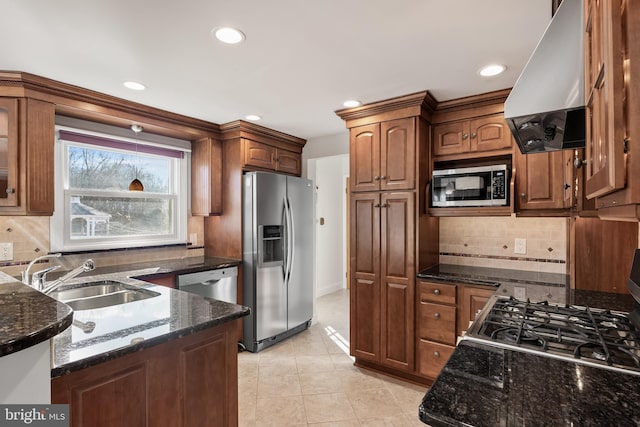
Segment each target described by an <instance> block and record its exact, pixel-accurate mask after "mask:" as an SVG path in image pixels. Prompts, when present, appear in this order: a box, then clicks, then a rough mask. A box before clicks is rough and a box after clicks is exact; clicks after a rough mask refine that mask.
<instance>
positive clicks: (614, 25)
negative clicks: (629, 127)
mask: <svg viewBox="0 0 640 427" xmlns="http://www.w3.org/2000/svg"><path fill="white" fill-rule="evenodd" d="M622 4H623V2H622V0H587V1H586V2H585V93H586V96H587V117H586V120H587V124H586V127H587V135H586V137H587V140H586V160H587V165H586V166H587V172H586V175H587V176H586V194H587V197H588V198H593V197H599V196H603V195H606V194H609V193H611V192H613V191H616V190H618V189H622V188H624V186H625V176H626V165H625V161H624V155H625V146H626V144H627V142H626V141H627V134H626V123H625V118H624V112H625V101H626V102H629V101H628V100H626V97H625V93H626V92H627V88H626V87H625V86H626V85H627V84H628V82H625V74H624V66H625V65H624V64H625V63H628V60H629V58H628V49H627V46H625V44H624V43H623V41H624V40H626V39H625V38H624V37H623V32H625V31H630V29H627V28H626V27H625V26H624V25H622V24H623V19H622V7H621V6H622ZM627 9H628V8H627Z"/></svg>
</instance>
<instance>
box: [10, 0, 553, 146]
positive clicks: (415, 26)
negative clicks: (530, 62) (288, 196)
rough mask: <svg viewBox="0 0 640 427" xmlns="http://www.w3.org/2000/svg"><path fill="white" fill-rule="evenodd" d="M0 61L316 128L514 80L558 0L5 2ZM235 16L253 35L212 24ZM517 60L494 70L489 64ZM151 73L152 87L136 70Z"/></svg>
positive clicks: (145, 99) (217, 113)
mask: <svg viewBox="0 0 640 427" xmlns="http://www.w3.org/2000/svg"><path fill="white" fill-rule="evenodd" d="M0 11H1V12H0V38H1V39H2V40H3V42H2V43H1V44H0V69H2V70H14V71H25V72H29V73H32V74H36V75H40V76H44V77H48V78H51V79H54V80H59V81H62V82H65V83H70V84H74V85H77V86H81V87H85V88H88V89H93V90H96V91H99V92H103V93H107V94H110V95H114V96H117V97H121V98H125V99H128V100H132V101H136V102H139V103H142V104H146V105H151V106H154V107H158V108H161V109H164V110H168V111H172V112H176V113H180V114H184V115H187V116H191V117H196V118H199V119H204V120H207V121H211V122H215V123H220V124H222V123H227V122H230V121H234V120H237V119H242V118H244V116H245V115H247V114H258V115H261V116H262V117H263V120H262V121H260V122H258V123H259V124H261V125H263V126H267V127H270V128H273V129H276V130H279V131H282V132H285V133H289V134H292V135H295V136H298V137H302V138H306V139H311V138H315V137H319V136H324V135H329V134H335V133H339V132H343V131H344V130H345V126H344V123H343V121H342V120H340V119H339V118H338V117H337V116H336V115H335V113H334V111H335V110H338V109H341V108H344V107H342V102H343V101H344V100H346V99H351V98H355V99H359V100H361V101H363V102H364V103H368V102H374V101H379V100H383V99H388V98H393V97H396V96H400V95H405V94H409V93H413V92H418V91H422V90H429V91H431V93H432V94H433V95H434V96H435V97H436V99H438V100H439V101H444V100H448V99H453V98H458V97H462V96H467V95H474V94H478V93H483V92H488V91H492V90H498V89H503V88H509V87H511V86H513V84H514V82H515V80H516V79H517V77H518V75H519V73H520V71H521V70H522V68H523V66H524V64H525V63H526V61H527V59H528V58H529V55H530V54H531V52H532V51H533V49H534V47H535V46H536V44H537V42H538V40H539V39H540V37H541V35H542V33H543V32H544V29H545V28H546V26H547V24H548V22H549V20H550V18H551V1H549V0H482V1H478V0H317V1H309V0H226V1H222V0H186V1H176V0H102V1H99V0H55V1H51V0H0ZM220 26H234V27H237V28H239V29H241V30H242V31H243V32H244V33H245V34H246V40H245V42H244V43H242V44H240V45H235V46H231V45H223V44H221V43H219V42H217V41H214V40H213V39H212V38H211V36H210V31H211V29H212V28H215V27H220ZM493 62H498V63H502V64H505V65H507V66H508V69H507V71H506V72H505V73H504V74H503V75H501V76H499V77H494V78H489V79H485V78H481V77H480V76H478V75H477V70H478V69H479V68H480V67H481V66H483V65H485V64H488V63H493ZM126 80H135V81H139V82H142V83H144V84H145V85H147V87H148V89H147V90H146V91H144V92H134V91H131V90H128V89H125V88H124V87H123V86H122V82H123V81H126Z"/></svg>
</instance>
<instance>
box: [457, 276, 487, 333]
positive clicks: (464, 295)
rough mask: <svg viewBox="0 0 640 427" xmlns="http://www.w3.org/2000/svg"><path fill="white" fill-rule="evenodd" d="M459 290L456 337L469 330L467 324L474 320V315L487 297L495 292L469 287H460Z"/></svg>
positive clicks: (482, 306)
mask: <svg viewBox="0 0 640 427" xmlns="http://www.w3.org/2000/svg"><path fill="white" fill-rule="evenodd" d="M460 290H461V292H460V294H461V295H460V299H459V302H458V308H459V310H458V313H459V316H460V317H459V319H458V335H462V333H463V332H464V331H466V330H467V329H468V328H469V323H470V322H472V321H473V319H475V318H476V314H477V313H478V312H479V311H480V310H482V309H483V308H484V305H485V304H486V303H487V301H488V300H489V297H491V295H493V293H494V292H495V289H493V288H488V289H487V288H474V287H471V286H461V287H460Z"/></svg>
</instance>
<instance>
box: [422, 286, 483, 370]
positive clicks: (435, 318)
mask: <svg viewBox="0 0 640 427" xmlns="http://www.w3.org/2000/svg"><path fill="white" fill-rule="evenodd" d="M494 291H495V289H493V288H479V287H472V286H467V285H463V284H453V283H441V282H427V281H423V280H421V281H419V282H418V292H417V294H418V299H417V301H416V306H417V308H416V371H417V373H418V374H419V375H421V376H423V377H426V378H428V379H430V380H434V379H435V378H436V377H437V376H438V374H439V373H440V370H441V369H442V368H443V367H444V365H445V364H446V363H447V360H448V359H449V356H451V354H452V353H453V351H454V350H455V345H456V341H457V339H458V336H460V335H462V332H463V331H465V330H466V329H467V327H468V325H469V321H470V320H473V319H474V318H475V314H476V312H477V311H478V310H481V309H482V308H483V307H484V305H485V303H486V302H487V301H488V299H489V297H490V296H491V295H493V292H494Z"/></svg>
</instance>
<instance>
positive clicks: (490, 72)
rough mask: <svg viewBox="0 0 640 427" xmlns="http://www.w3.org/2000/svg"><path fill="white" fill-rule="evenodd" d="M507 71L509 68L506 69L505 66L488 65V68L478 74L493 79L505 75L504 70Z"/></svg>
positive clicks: (483, 68) (482, 69)
mask: <svg viewBox="0 0 640 427" xmlns="http://www.w3.org/2000/svg"><path fill="white" fill-rule="evenodd" d="M506 69H507V67H505V66H504V65H501V64H491V65H487V66H486V67H482V68H481V69H480V71H478V74H480V75H481V76H482V77H492V76H497V75H498V74H500V73H503V72H504V70H506Z"/></svg>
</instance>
